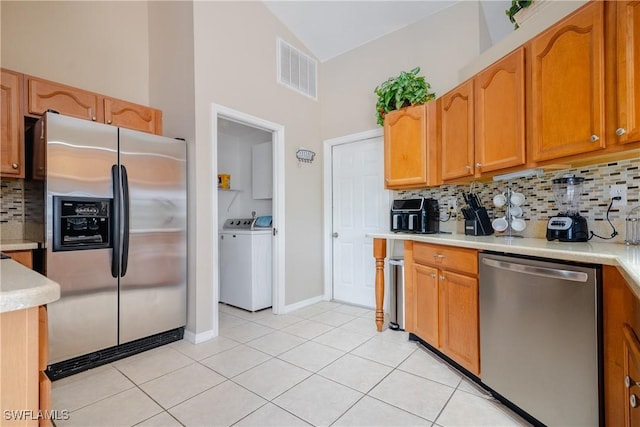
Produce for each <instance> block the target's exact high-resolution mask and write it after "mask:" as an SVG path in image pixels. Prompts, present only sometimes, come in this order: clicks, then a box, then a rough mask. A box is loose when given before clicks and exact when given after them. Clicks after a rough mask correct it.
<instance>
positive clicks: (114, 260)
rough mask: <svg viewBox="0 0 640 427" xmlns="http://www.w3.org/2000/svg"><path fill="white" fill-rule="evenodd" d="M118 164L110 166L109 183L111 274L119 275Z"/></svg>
mask: <svg viewBox="0 0 640 427" xmlns="http://www.w3.org/2000/svg"><path fill="white" fill-rule="evenodd" d="M118 171H119V169H118V165H113V166H111V183H112V185H113V212H112V215H113V225H112V227H113V228H112V229H111V232H112V235H113V250H112V253H111V276H113V277H118V276H119V275H120V174H119V173H118Z"/></svg>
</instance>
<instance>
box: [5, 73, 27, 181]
mask: <svg viewBox="0 0 640 427" xmlns="http://www.w3.org/2000/svg"><path fill="white" fill-rule="evenodd" d="M22 78H23V77H22V74H19V73H15V72H13V71H9V70H2V80H1V83H0V86H1V88H2V90H1V92H2V101H1V102H2V104H1V105H0V121H1V122H2V134H1V135H2V136H1V139H0V176H3V177H11V178H24V143H23V140H24V123H23V119H22V110H21V108H20V105H21V101H22Z"/></svg>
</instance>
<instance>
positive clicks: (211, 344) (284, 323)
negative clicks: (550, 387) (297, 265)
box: [52, 302, 529, 427]
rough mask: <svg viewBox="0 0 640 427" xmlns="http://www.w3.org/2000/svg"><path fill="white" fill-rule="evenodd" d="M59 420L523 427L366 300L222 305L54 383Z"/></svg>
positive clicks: (78, 423)
mask: <svg viewBox="0 0 640 427" xmlns="http://www.w3.org/2000/svg"><path fill="white" fill-rule="evenodd" d="M52 400H53V408H54V409H56V410H59V411H62V410H67V411H69V418H68V419H67V420H58V421H57V422H56V424H57V426H59V427H62V426H65V427H66V426H134V425H136V426H231V425H234V426H308V425H314V426H329V425H332V426H436V427H437V426H443V427H446V426H459V427H463V426H474V427H475V426H491V427H498V426H527V425H529V424H528V423H526V422H525V421H523V420H522V419H521V418H520V417H518V416H517V415H516V414H514V413H512V412H511V411H510V410H509V409H508V408H506V407H505V406H503V405H502V404H500V403H499V402H497V401H495V400H494V399H493V398H491V397H490V396H488V395H487V394H486V393H484V392H483V391H482V390H481V389H479V388H477V386H475V385H474V384H473V383H472V382H470V381H469V380H467V379H465V378H464V377H463V376H462V375H461V374H460V373H459V372H458V371H456V370H454V369H453V368H451V367H449V366H448V365H446V364H445V363H443V362H442V361H441V360H440V359H439V358H437V357H436V356H434V355H433V354H432V353H430V352H429V351H428V350H426V349H425V348H424V347H422V346H421V345H419V344H417V343H414V342H410V341H408V335H407V334H406V333H404V332H398V331H391V330H384V331H383V332H381V333H378V332H377V331H376V328H375V322H374V312H373V311H372V310H368V309H363V308H360V307H353V306H349V305H345V304H340V303H336V302H320V303H318V304H314V305H312V306H310V307H306V308H303V309H300V310H298V311H295V312H292V313H290V314H286V315H280V316H276V315H273V314H272V313H271V310H265V311H261V312H258V313H249V312H246V311H243V310H239V309H236V308H233V307H230V306H226V305H220V336H218V337H217V338H214V339H212V340H210V341H207V342H205V343H202V344H198V345H193V344H191V343H189V342H187V341H184V340H183V341H179V342H175V343H172V344H169V345H166V346H163V347H160V348H156V349H153V350H150V351H147V352H145V353H141V354H138V355H135V356H132V357H129V358H127V359H123V360H120V361H117V362H114V363H112V364H109V365H105V366H101V367H99V368H96V369H92V370H90V371H86V372H83V373H80V374H77V375H74V376H72V377H68V378H64V379H61V380H58V381H56V382H54V383H53V391H52Z"/></svg>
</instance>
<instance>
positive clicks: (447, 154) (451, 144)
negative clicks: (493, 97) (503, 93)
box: [441, 80, 474, 181]
mask: <svg viewBox="0 0 640 427" xmlns="http://www.w3.org/2000/svg"><path fill="white" fill-rule="evenodd" d="M441 102H442V104H441V105H442V108H441V114H442V122H441V123H442V128H441V140H442V179H443V180H445V181H446V180H451V179H458V178H465V177H471V176H473V175H474V167H473V165H474V126H473V122H474V116H473V80H468V81H466V82H465V83H462V84H461V85H460V86H458V87H456V88H455V89H453V90H452V91H450V92H448V93H447V94H446V95H444V96H443V97H442V100H441Z"/></svg>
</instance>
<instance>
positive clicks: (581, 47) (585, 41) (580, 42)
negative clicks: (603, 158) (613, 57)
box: [530, 2, 605, 161]
mask: <svg viewBox="0 0 640 427" xmlns="http://www.w3.org/2000/svg"><path fill="white" fill-rule="evenodd" d="M603 22H604V5H603V2H592V3H591V4H589V5H587V6H586V7H584V8H582V9H581V10H580V11H578V12H577V13H575V14H573V15H571V16H569V17H568V18H566V19H564V20H563V21H561V22H560V23H558V24H556V25H554V26H553V27H551V28H550V29H548V30H547V31H545V32H544V33H542V34H541V35H539V36H537V37H536V38H534V39H533V40H532V41H531V94H532V98H531V114H530V117H531V126H532V129H531V135H532V141H531V142H532V156H533V160H535V161H542V160H550V159H557V158H560V157H564V156H569V155H574V154H581V153H587V152H591V151H595V150H599V149H602V148H604V147H605V138H604V78H603V71H604V31H603V28H604V25H603Z"/></svg>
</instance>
